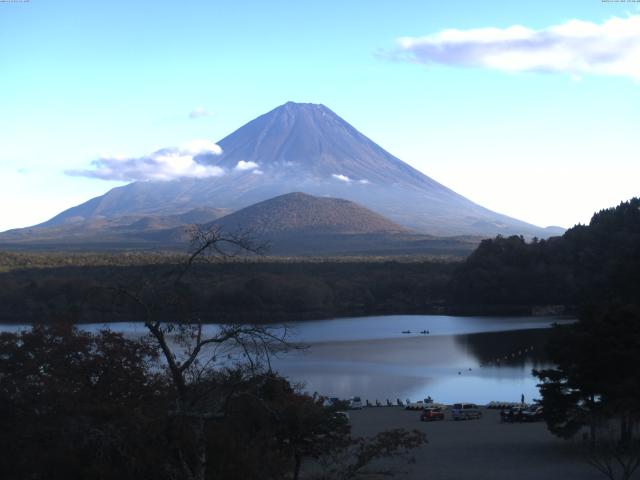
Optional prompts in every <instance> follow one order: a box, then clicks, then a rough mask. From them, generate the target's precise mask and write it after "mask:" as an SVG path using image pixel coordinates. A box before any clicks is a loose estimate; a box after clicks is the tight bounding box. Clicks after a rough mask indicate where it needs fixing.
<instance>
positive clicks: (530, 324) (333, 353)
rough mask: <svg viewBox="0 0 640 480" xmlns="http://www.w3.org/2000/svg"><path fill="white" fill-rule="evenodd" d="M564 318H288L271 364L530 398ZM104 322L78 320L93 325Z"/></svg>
mask: <svg viewBox="0 0 640 480" xmlns="http://www.w3.org/2000/svg"><path fill="white" fill-rule="evenodd" d="M567 321H571V320H565V319H560V318H550V317H452V316H443V315H388V316H379V317H360V318H340V319H332V320H321V321H312V322H301V323H297V324H290V325H289V326H288V329H287V330H288V338H289V340H290V341H292V342H296V343H300V344H304V345H306V346H307V348H306V349H305V350H304V351H294V352H289V353H286V354H282V355H280V356H278V357H277V358H274V359H272V366H273V367H274V369H275V370H277V371H279V372H280V373H281V374H282V375H284V376H285V377H287V378H289V379H290V380H291V381H292V382H296V383H300V384H303V389H304V390H305V391H308V392H309V393H313V392H318V393H320V394H322V395H329V396H335V397H341V398H348V397H351V396H356V395H358V396H361V397H362V398H363V400H364V399H368V400H370V401H371V402H372V403H375V400H376V399H377V400H380V401H381V402H383V403H384V402H385V401H386V399H390V400H392V401H394V402H395V400H396V398H400V399H402V400H403V401H404V400H406V399H407V398H409V399H411V400H412V401H415V400H418V399H422V398H425V397H426V396H427V395H430V396H431V397H432V398H433V399H434V400H435V401H438V402H443V403H455V402H463V401H466V402H475V403H488V402H489V401H491V400H500V401H519V400H520V396H521V395H524V396H525V400H526V401H531V400H532V399H533V398H538V397H539V392H538V388H537V387H536V383H537V379H535V378H534V377H533V376H532V375H531V370H532V369H534V368H537V369H539V368H546V367H549V366H551V365H550V363H549V361H548V359H547V358H546V356H545V354H544V346H545V344H546V342H547V339H548V337H549V334H550V330H549V327H550V326H551V325H552V324H553V323H554V322H558V323H564V322H567ZM107 326H108V327H109V328H111V329H112V330H116V331H122V332H124V333H125V334H126V335H127V336H131V337H137V336H141V335H144V334H146V330H145V327H144V325H143V324H142V323H117V324H110V325H107ZM104 327H105V325H104V324H89V325H83V326H82V328H83V329H86V330H90V331H95V330H98V329H100V328H104ZM21 328H24V326H11V325H5V326H0V329H1V330H5V331H15V330H19V329H21ZM207 329H209V330H211V331H214V330H215V329H217V326H215V325H209V326H207ZM403 332H411V333H403ZM420 332H428V333H420Z"/></svg>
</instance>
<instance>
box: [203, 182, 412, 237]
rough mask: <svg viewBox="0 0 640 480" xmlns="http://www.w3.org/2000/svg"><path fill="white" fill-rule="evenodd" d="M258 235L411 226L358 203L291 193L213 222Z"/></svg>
mask: <svg viewBox="0 0 640 480" xmlns="http://www.w3.org/2000/svg"><path fill="white" fill-rule="evenodd" d="M212 225H213V226H217V227H220V228H222V229H223V230H225V231H227V232H233V231H238V230H245V231H249V232H252V233H253V234H255V235H274V234H275V235H282V234H285V233H286V234H310V233H316V234H325V233H327V234H328V233H331V234H336V233H340V234H375V233H407V232H408V231H407V229H406V228H404V227H401V226H400V225H398V224H396V223H394V222H391V221H390V220H388V219H386V218H384V217H383V216H382V215H378V214H377V213H374V212H372V211H371V210H369V209H366V208H364V207H362V206H360V205H358V204H356V203H353V202H350V201H348V200H342V199H339V198H319V197H313V196H311V195H306V194H304V193H299V192H295V193H288V194H286V195H281V196H279V197H275V198H272V199H270V200H265V201H264V202H260V203H257V204H255V205H251V206H249V207H246V208H243V209H242V210H239V211H237V212H235V213H231V214H229V215H227V216H225V217H222V218H221V219H219V220H216V221H214V222H213V224H212Z"/></svg>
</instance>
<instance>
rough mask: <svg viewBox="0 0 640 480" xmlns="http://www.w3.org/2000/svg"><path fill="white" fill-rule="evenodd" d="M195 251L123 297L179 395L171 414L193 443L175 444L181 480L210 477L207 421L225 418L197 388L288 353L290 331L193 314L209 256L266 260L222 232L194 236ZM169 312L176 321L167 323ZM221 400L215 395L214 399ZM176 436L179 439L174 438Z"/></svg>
mask: <svg viewBox="0 0 640 480" xmlns="http://www.w3.org/2000/svg"><path fill="white" fill-rule="evenodd" d="M191 238H192V248H191V253H190V254H189V255H188V256H187V258H186V260H185V262H184V264H182V265H180V266H178V267H177V268H174V269H172V270H171V271H170V272H169V273H168V274H164V275H159V276H158V277H157V278H143V279H142V281H141V282H138V284H137V285H136V286H135V287H131V286H130V285H120V286H119V287H118V291H119V293H120V294H122V295H124V296H125V297H127V298H128V299H129V300H131V301H133V302H134V304H136V305H137V306H138V307H139V310H140V312H141V314H142V315H143V317H144V325H145V327H146V328H147V330H148V332H149V335H150V337H151V339H152V340H153V342H154V343H155V344H156V346H157V348H158V349H159V351H160V352H161V355H162V358H163V360H164V362H165V364H166V368H167V370H168V373H169V378H170V381H171V386H172V389H173V392H174V399H175V401H174V407H173V408H172V409H171V411H170V412H169V416H170V419H171V420H172V422H173V423H174V424H176V429H174V430H178V429H179V430H182V431H186V432H187V436H188V437H189V441H188V442H182V441H179V440H178V439H177V438H170V439H169V441H170V444H171V448H172V450H173V451H174V454H175V459H174V460H175V464H176V465H177V471H175V472H174V476H175V477H176V478H180V479H185V480H204V479H205V478H206V472H207V449H206V446H207V442H206V424H207V421H209V420H211V419H215V418H216V417H218V416H221V415H222V412H223V409H222V405H221V404H222V403H223V402H222V401H221V400H220V399H215V398H211V396H209V397H206V396H203V395H202V392H201V391H198V389H197V388H196V386H197V384H198V379H199V378H201V377H202V376H203V375H204V374H205V372H207V371H211V370H215V369H216V368H220V367H224V366H225V365H229V364H231V363H232V362H233V360H234V359H236V360H237V359H240V361H243V362H245V363H246V364H247V365H248V368H250V369H251V370H254V371H255V370H257V369H258V368H259V367H260V366H261V364H262V362H263V361H265V360H266V362H267V363H268V364H269V365H270V360H269V356H270V355H271V354H272V353H274V352H277V351H282V350H286V349H287V348H288V347H289V346H288V345H287V343H286V334H287V330H286V328H284V327H279V328H275V327H269V326H264V325H246V324H230V325H215V326H213V325H210V326H205V325H204V324H203V322H202V319H201V317H200V315H199V314H198V313H197V312H194V311H192V309H191V308H189V305H188V301H185V297H187V296H188V295H187V294H186V292H188V289H189V284H188V283H187V282H186V279H187V278H188V276H189V275H190V274H191V273H192V271H193V269H194V267H195V266H196V264H197V263H198V262H200V261H201V260H202V259H204V258H205V257H206V256H208V255H214V256H215V257H216V258H218V259H228V258H229V257H234V256H236V255H239V254H241V253H249V254H261V253H263V251H264V245H258V246H256V245H255V244H254V243H253V242H252V241H251V238H250V236H249V235H248V234H247V233H246V232H243V233H240V234H235V235H228V234H225V233H223V232H222V231H221V230H220V229H217V228H213V229H209V230H201V229H197V228H194V229H193V230H192V231H191ZM167 312H173V315H175V318H170V319H167V318H166V315H167ZM214 397H215V395H214ZM174 436H175V435H174Z"/></svg>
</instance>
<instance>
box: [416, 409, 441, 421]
mask: <svg viewBox="0 0 640 480" xmlns="http://www.w3.org/2000/svg"><path fill="white" fill-rule="evenodd" d="M434 420H444V408H442V407H427V408H425V409H424V411H423V412H422V413H421V414H420V421H421V422H432V421H434Z"/></svg>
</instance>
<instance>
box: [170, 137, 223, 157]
mask: <svg viewBox="0 0 640 480" xmlns="http://www.w3.org/2000/svg"><path fill="white" fill-rule="evenodd" d="M180 148H181V149H182V150H184V151H186V152H189V153H191V154H192V155H205V154H211V155H220V154H221V153H222V148H220V145H218V144H216V143H213V142H212V141H211V140H204V139H197V140H191V141H189V142H187V143H185V144H183V145H182V146H181V147H180Z"/></svg>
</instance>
